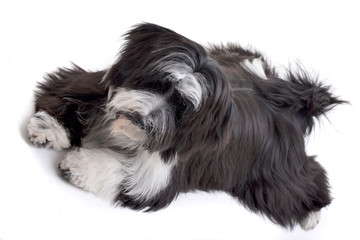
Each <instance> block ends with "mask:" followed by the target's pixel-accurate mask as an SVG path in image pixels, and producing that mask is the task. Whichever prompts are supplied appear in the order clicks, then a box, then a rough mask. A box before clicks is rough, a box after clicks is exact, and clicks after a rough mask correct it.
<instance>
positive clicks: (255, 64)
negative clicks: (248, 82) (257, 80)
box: [241, 58, 267, 79]
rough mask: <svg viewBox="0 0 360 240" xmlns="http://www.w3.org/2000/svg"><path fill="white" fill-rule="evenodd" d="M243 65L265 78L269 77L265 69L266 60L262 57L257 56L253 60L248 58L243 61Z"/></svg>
mask: <svg viewBox="0 0 360 240" xmlns="http://www.w3.org/2000/svg"><path fill="white" fill-rule="evenodd" d="M241 65H242V66H243V67H244V68H245V69H246V70H247V71H249V72H251V73H253V74H255V75H257V76H258V77H261V78H263V79H267V77H266V74H265V70H264V61H263V60H262V59H261V58H255V59H253V60H252V61H250V60H249V59H246V60H244V61H242V62H241Z"/></svg>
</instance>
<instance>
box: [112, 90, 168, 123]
mask: <svg viewBox="0 0 360 240" xmlns="http://www.w3.org/2000/svg"><path fill="white" fill-rule="evenodd" d="M115 91H116V94H115V96H114V97H113V98H112V100H111V101H110V102H109V103H108V105H107V108H108V111H109V112H113V111H114V110H115V111H120V110H125V111H129V112H137V113H139V114H141V115H142V116H147V115H148V114H149V113H150V112H151V111H152V110H154V109H155V108H156V107H159V106H161V105H162V104H163V99H162V98H161V97H160V96H159V95H156V94H153V93H150V92H146V91H141V90H127V89H125V88H119V89H117V90H115Z"/></svg>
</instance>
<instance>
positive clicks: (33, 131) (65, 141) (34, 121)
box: [28, 111, 70, 151]
mask: <svg viewBox="0 0 360 240" xmlns="http://www.w3.org/2000/svg"><path fill="white" fill-rule="evenodd" d="M28 134H29V139H30V141H31V142H33V143H34V145H35V146H37V147H45V148H54V149H55V150H57V151H60V150H62V149H65V148H69V147H70V139H69V137H68V136H69V132H68V131H67V130H66V129H65V128H64V127H63V126H62V125H61V124H60V123H59V122H58V121H57V120H56V119H55V118H54V117H52V116H50V115H49V114H48V113H47V112H45V111H38V112H37V113H36V114H35V115H34V117H32V118H31V120H30V123H29V125H28Z"/></svg>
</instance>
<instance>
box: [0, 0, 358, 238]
mask: <svg viewBox="0 0 360 240" xmlns="http://www.w3.org/2000/svg"><path fill="white" fill-rule="evenodd" d="M357 4H358V3H357V1H345V0H342V1H305V0H301V1H287V0H285V1H247V2H244V1H225V0H222V1H209V0H208V1H204V2H201V1H195V0H193V1H185V0H181V1H180V0H179V1H176V2H175V1H174V2H171V1H135V0H134V1H130V0H129V1H123V2H121V1H104V0H102V1H98V2H94V1H81V2H80V1H65V0H62V1H43V2H40V1H1V3H0V73H1V74H0V77H1V80H0V83H1V93H0V98H1V101H0V104H1V108H0V109H1V117H0V123H1V124H0V147H1V157H0V239H1V240H11V239H16V240H17V239H19V240H20V239H37V240H42V239H44V240H48V239H99V240H107V239H360V236H359V224H360V222H359V214H360V211H359V205H360V204H359V202H358V201H359V184H358V183H359V175H360V172H359V167H360V159H359V155H358V152H359V147H360V146H359V135H360V129H359V124H360V121H359V120H360V117H359V115H360V108H359V104H360V102H359V100H360V97H359V95H360V93H359V90H358V86H359V82H360V78H359V76H360V74H359V64H360V62H359V54H360V48H359V44H360V37H359V32H360V26H359V25H360V7H359V6H358V5H357ZM142 21H146V22H153V23H157V24H160V25H163V26H166V27H169V28H172V29H173V30H175V31H177V32H179V33H181V34H183V35H185V36H187V37H189V38H191V39H193V40H195V41H197V42H199V43H202V44H207V43H220V42H224V43H226V42H229V41H230V42H231V41H232V42H238V43H240V44H241V45H243V46H251V47H253V48H255V49H258V50H260V51H261V52H263V53H264V54H265V55H266V56H268V57H269V58H270V59H271V60H272V63H273V65H275V66H277V67H279V69H280V70H281V69H282V67H284V66H288V64H289V62H290V63H293V64H294V63H295V62H297V61H300V62H302V63H303V65H304V66H305V67H307V68H308V69H310V71H313V72H315V73H318V74H319V78H320V79H322V80H324V81H326V82H327V83H328V84H331V85H332V86H333V90H334V92H335V93H336V94H337V95H340V96H341V97H342V98H343V99H345V100H348V101H350V102H351V105H345V106H340V107H338V108H336V109H335V110H334V111H333V112H331V113H330V114H328V119H329V120H327V119H325V118H323V119H322V120H321V121H320V124H318V125H317V128H316V131H315V132H314V133H313V135H312V136H311V137H310V138H309V139H308V143H307V148H308V152H309V154H317V155H318V161H319V162H320V163H321V164H322V165H323V166H324V167H325V168H326V169H327V171H328V175H329V178H330V183H331V185H332V196H333V197H334V201H333V203H332V204H331V205H330V206H329V207H328V208H326V209H324V210H323V211H322V218H321V221H320V223H319V225H318V226H317V228H316V229H315V230H313V231H310V232H303V231H302V230H301V229H300V228H299V227H296V228H295V229H294V230H293V231H288V230H284V229H282V228H280V227H278V226H276V225H274V224H272V223H271V222H270V221H268V220H266V219H264V218H262V217H259V216H257V215H255V214H252V213H250V212H248V211H247V210H245V209H244V208H243V207H242V206H241V205H240V204H238V203H237V202H236V201H235V200H233V199H232V198H230V197H229V196H227V195H225V194H223V193H202V192H195V193H189V194H182V195H180V197H179V198H178V199H177V200H176V201H175V202H173V203H172V204H171V205H170V206H169V207H168V208H166V209H164V210H161V211H158V212H155V213H142V212H136V211H132V210H129V209H124V208H114V207H113V206H112V205H111V204H110V203H109V202H107V201H105V200H103V199H100V198H98V197H96V196H94V195H92V194H90V193H86V192H84V191H82V190H80V189H77V188H75V187H73V186H71V185H70V184H68V183H67V182H65V181H64V180H62V179H61V178H60V177H59V174H58V172H57V165H58V163H59V161H60V160H61V158H62V157H63V154H64V153H58V152H53V151H50V150H44V149H36V148H34V147H33V146H31V145H30V144H29V143H28V141H27V140H26V125H27V123H28V120H29V118H30V116H31V115H32V114H33V90H34V89H35V86H36V82H37V81H41V80H42V77H43V75H44V74H45V73H46V72H50V71H53V70H54V69H55V68H56V67H59V66H70V62H74V63H76V64H78V65H80V66H81V67H83V68H85V69H88V70H100V69H103V68H106V67H108V66H109V65H110V64H111V63H112V62H113V61H114V59H115V57H116V54H117V51H118V49H119V48H120V45H121V43H122V39H121V35H122V34H123V33H124V32H125V31H127V30H128V29H129V28H130V27H131V26H132V25H134V24H136V23H139V22H142Z"/></svg>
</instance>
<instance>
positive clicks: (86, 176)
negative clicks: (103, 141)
mask: <svg viewBox="0 0 360 240" xmlns="http://www.w3.org/2000/svg"><path fill="white" fill-rule="evenodd" d="M59 168H60V171H61V174H62V175H63V176H64V177H65V178H66V179H67V180H68V181H69V182H70V183H72V184H73V185H75V186H77V187H79V188H82V189H84V190H86V191H89V192H92V193H95V194H96V195H99V196H101V197H104V198H107V199H111V200H114V199H115V197H116V195H117V194H118V193H119V191H120V190H121V189H120V185H121V182H122V181H123V178H124V168H123V165H122V164H121V163H120V162H119V161H118V160H117V158H116V155H115V154H114V153H112V152H111V151H109V150H108V149H104V148H95V149H86V148H77V149H75V150H73V151H71V152H69V153H67V154H66V156H65V158H64V159H63V160H62V162H61V163H60V165H59Z"/></svg>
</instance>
